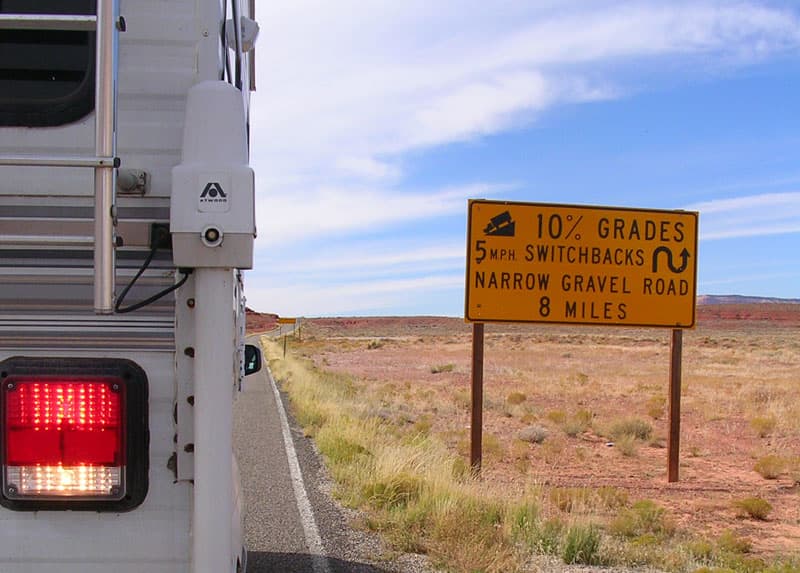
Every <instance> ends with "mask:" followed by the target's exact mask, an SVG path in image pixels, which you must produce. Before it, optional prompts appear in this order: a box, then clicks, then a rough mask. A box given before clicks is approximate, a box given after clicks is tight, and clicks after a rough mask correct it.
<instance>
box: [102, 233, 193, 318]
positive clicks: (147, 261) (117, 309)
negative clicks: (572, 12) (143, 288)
mask: <svg viewBox="0 0 800 573" xmlns="http://www.w3.org/2000/svg"><path fill="white" fill-rule="evenodd" d="M156 251H158V244H155V245H153V247H152V248H151V249H150V254H148V255H147V258H146V259H145V260H144V262H143V263H142V266H141V267H140V268H139V272H137V273H136V275H135V276H134V277H133V279H132V280H131V282H129V283H128V285H127V286H126V287H125V288H124V289H122V292H121V293H120V295H119V298H117V302H116V304H115V305H114V312H116V313H119V314H125V313H126V312H133V311H134V310H139V309H140V308H142V307H145V306H147V305H148V304H152V303H154V302H155V301H157V300H158V299H160V298H162V297H164V296H166V295H168V294H169V293H171V292H172V291H175V290H178V289H179V288H180V287H182V286H183V285H184V283H186V281H187V280H189V275H190V274H192V269H178V270H179V271H180V273H181V274H182V275H183V278H182V279H181V280H179V281H178V282H176V283H175V284H174V285H172V286H170V287H167V288H165V289H164V290H162V291H161V292H157V293H156V294H154V295H153V296H151V297H150V298H146V299H145V300H142V301H139V302H137V303H134V304H132V305H130V306H126V307H125V308H123V307H122V302H123V301H124V300H125V296H126V295H127V294H128V291H129V290H131V288H132V287H133V285H134V284H136V281H137V280H139V277H140V276H142V274H143V273H144V271H146V270H147V267H149V266H150V263H151V262H152V261H153V257H154V256H155V255H156Z"/></svg>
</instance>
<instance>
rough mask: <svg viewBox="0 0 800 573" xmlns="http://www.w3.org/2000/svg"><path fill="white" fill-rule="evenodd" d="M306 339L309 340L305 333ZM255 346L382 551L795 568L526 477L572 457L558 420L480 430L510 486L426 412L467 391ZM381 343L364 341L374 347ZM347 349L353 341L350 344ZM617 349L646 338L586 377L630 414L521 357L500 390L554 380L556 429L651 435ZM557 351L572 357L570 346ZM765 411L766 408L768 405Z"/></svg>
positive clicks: (480, 560)
mask: <svg viewBox="0 0 800 573" xmlns="http://www.w3.org/2000/svg"><path fill="white" fill-rule="evenodd" d="M463 343H464V341H460V342H458V341H456V342H454V343H453V345H458V344H463ZM310 344H319V343H318V342H315V341H313V340H312V341H311V342H310ZM264 346H265V351H266V354H267V355H268V357H269V358H270V368H271V369H272V371H273V374H274V375H275V377H276V379H278V380H279V382H280V384H281V385H282V387H283V388H284V389H285V390H286V391H287V393H288V395H289V396H290V400H291V404H292V411H293V413H294V415H295V417H296V419H297V420H298V422H299V423H300V424H301V425H302V426H303V429H304V431H305V432H306V434H307V435H309V436H311V437H313V439H314V440H315V441H316V443H317V446H318V448H319V450H320V452H321V453H322V455H323V457H324V459H325V462H326V466H327V467H328V470H329V472H330V474H331V476H332V477H333V479H334V481H335V486H334V494H335V496H336V497H337V498H338V499H339V500H340V501H341V502H342V503H343V504H344V505H346V506H348V507H351V508H355V509H358V510H360V512H361V515H362V516H363V517H362V518H361V519H362V522H363V524H364V525H365V526H366V527H368V528H369V529H372V530H374V531H376V532H379V533H380V534H381V535H382V536H383V538H384V539H385V540H386V542H387V543H388V544H389V545H390V547H391V548H392V549H394V550H398V551H410V552H417V553H422V554H426V555H428V556H429V558H430V560H431V562H432V563H433V564H434V565H436V566H438V567H440V568H441V569H442V570H447V571H454V572H470V573H472V572H478V571H483V572H495V571H496V572H501V571H502V572H514V571H520V572H523V571H528V570H532V569H530V567H532V566H534V567H535V565H532V563H533V564H535V562H536V559H537V558H538V557H539V556H555V557H557V558H559V559H561V560H562V561H564V562H565V563H572V564H587V565H596V564H599V565H617V566H631V567H639V566H643V567H650V568H658V569H660V570H662V571H669V572H676V573H679V572H680V573H683V572H686V573H690V572H695V571H700V570H701V568H704V567H705V568H706V569H707V570H708V571H714V572H721V571H733V572H736V573H739V572H741V573H745V572H747V573H800V557H794V556H791V555H790V556H784V557H780V556H778V557H769V558H768V557H763V556H753V555H751V554H750V551H751V546H750V545H749V544H750V541H749V540H748V539H747V538H746V537H742V536H741V535H739V534H738V533H736V532H735V531H726V532H724V533H722V534H714V533H703V532H698V533H691V532H687V531H679V530H678V529H677V527H676V526H675V522H674V520H673V517H672V515H671V511H670V510H669V509H667V508H666V507H664V506H662V505H660V504H658V503H657V502H655V501H651V500H647V499H644V500H641V499H639V500H636V499H629V495H628V494H627V493H626V492H624V491H622V490H618V489H616V488H613V487H606V488H604V487H600V488H598V487H591V488H583V487H578V488H573V487H570V488H560V487H553V486H544V485H542V483H541V480H540V479H539V478H538V477H537V475H536V474H532V473H530V472H526V471H525V465H527V464H532V463H534V462H537V461H541V462H542V463H544V464H545V465H546V466H547V467H549V468H551V469H558V468H561V467H567V466H569V464H570V463H572V462H577V463H578V464H580V463H581V461H580V459H577V458H578V457H579V456H578V452H584V451H585V450H584V449H582V448H584V446H580V445H576V441H578V440H579V437H578V435H579V434H580V432H567V431H562V432H561V433H559V434H555V435H551V436H550V437H549V438H548V439H546V440H545V441H544V442H543V443H541V444H528V443H523V442H521V441H520V440H517V441H509V442H508V443H506V442H505V441H504V439H503V438H502V437H501V436H500V435H499V434H497V435H496V434H495V433H493V432H491V431H487V432H486V434H485V435H486V436H487V437H488V439H487V438H485V445H486V444H488V446H489V447H488V459H492V458H494V459H495V460H496V463H497V464H499V463H500V462H501V461H502V459H504V458H506V457H508V458H513V459H514V460H515V461H514V463H515V464H516V466H517V469H516V470H515V471H516V477H515V478H514V482H513V487H509V482H507V481H502V480H497V481H495V480H492V479H478V478H477V476H475V475H473V473H472V472H471V471H470V468H469V467H468V464H467V462H466V461H465V455H464V454H465V452H464V450H465V443H466V442H465V440H466V437H467V435H468V434H467V432H466V431H465V430H464V428H463V426H461V427H458V426H445V427H443V426H441V424H440V423H439V421H438V419H439V417H440V416H437V414H438V413H441V412H445V411H446V412H448V413H453V412H456V413H457V415H458V416H461V415H463V410H464V409H466V407H468V405H469V397H468V395H466V396H461V394H465V392H464V391H463V390H453V389H452V388H446V389H442V390H441V391H440V390H421V389H417V388H415V387H414V385H413V384H411V383H410V382H408V381H403V380H384V381H382V382H380V383H374V382H373V383H367V382H365V381H364V379H362V378H360V377H355V376H352V375H349V374H345V373H342V372H333V371H332V370H331V369H329V368H328V367H327V366H326V367H325V368H324V369H323V368H320V367H319V366H316V365H315V363H314V362H313V361H312V360H310V359H309V357H310V355H311V354H312V353H311V352H309V350H308V347H306V348H305V349H304V348H303V346H302V345H300V346H299V347H298V348H296V349H293V350H292V352H290V353H289V355H288V356H287V357H286V358H285V359H284V358H283V357H282V348H279V347H278V346H277V345H276V344H274V343H273V342H271V341H268V340H264ZM388 346H390V345H385V346H384V347H381V348H373V349H370V350H368V352H370V354H371V355H374V354H375V353H381V352H384V351H387V347H388ZM360 349H361V350H365V351H366V348H365V346H364V345H361V348H360ZM499 350H500V347H499V346H498V351H499ZM558 350H561V351H562V352H561V353H559V352H556V351H555V349H553V351H551V352H550V353H549V354H548V353H547V352H545V353H544V354H543V357H544V359H545V360H546V359H547V358H548V357H549V356H553V355H555V356H560V355H561V354H563V348H558ZM659 350H663V349H660V348H659V349H656V351H659ZM358 351H359V349H358V348H357V347H355V346H353V345H349V346H348V347H347V352H358ZM631 352H632V353H633V354H635V355H637V356H638V357H639V358H642V359H644V361H645V363H646V364H649V363H650V362H652V361H653V356H652V355H653V353H654V349H653V348H650V347H648V348H644V349H642V348H639V347H638V346H637V345H636V344H635V341H630V342H625V343H623V344H620V345H618V346H613V345H611V346H610V347H609V348H606V349H605V355H606V356H607V358H608V360H609V361H610V362H609V364H610V363H612V362H613V363H615V364H617V365H618V366H619V369H618V370H622V371H624V372H622V373H620V372H618V371H614V372H610V373H609V375H608V378H609V379H611V380H612V381H611V382H609V381H607V380H604V378H603V375H604V374H605V371H604V370H602V369H598V370H601V371H602V375H596V374H593V375H592V378H594V377H595V376H597V377H598V379H599V380H598V383H597V384H598V385H599V386H600V387H601V390H600V391H602V392H603V393H605V394H608V395H610V396H611V397H612V398H613V399H616V400H618V401H620V402H622V403H624V404H625V405H626V406H625V409H626V410H629V411H632V412H636V413H635V414H631V415H630V416H625V417H621V418H620V417H616V416H609V415H607V414H605V413H603V412H602V411H600V412H598V411H596V410H595V408H592V409H591V410H589V409H588V408H587V407H585V406H581V405H580V404H581V403H584V404H585V403H586V398H587V397H588V396H589V393H588V390H587V388H586V387H585V385H586V384H582V383H581V380H583V377H581V376H578V377H577V378H576V376H577V375H578V374H581V373H582V370H578V371H577V372H576V373H573V374H569V375H567V376H564V375H563V374H561V373H559V372H558V369H556V368H555V367H553V368H547V365H544V366H543V367H541V368H539V369H537V372H538V373H539V374H537V377H536V380H535V383H533V382H531V383H526V382H525V380H524V378H522V377H521V375H520V372H522V371H523V370H524V369H525V368H527V367H529V366H528V365H526V364H525V363H523V361H522V360H521V359H518V360H519V363H518V364H517V365H512V366H508V365H505V366H504V368H505V369H504V370H502V371H503V372H505V373H506V374H507V375H509V376H511V377H512V378H513V382H514V384H515V389H514V390H512V391H513V392H519V393H520V394H524V395H525V397H526V398H525V400H524V402H525V404H526V405H527V404H528V403H532V402H536V401H538V400H540V396H541V395H542V393H543V392H547V393H552V392H555V391H557V390H561V391H563V392H564V393H566V395H567V396H569V398H568V400H565V401H564V402H563V404H562V406H561V407H555V408H551V409H548V410H546V411H545V412H543V413H542V419H543V421H545V422H546V423H549V424H552V425H553V426H555V427H556V428H560V429H562V430H563V429H564V425H565V424H567V423H568V422H569V421H570V420H577V421H580V422H581V425H580V429H581V431H583V432H592V431H595V426H597V428H598V429H597V430H596V431H597V432H601V433H604V434H607V435H609V436H612V435H613V436H617V437H619V438H620V439H622V440H631V441H632V442H634V443H636V444H639V445H641V446H643V445H644V443H645V442H646V441H647V440H649V439H651V438H652V435H653V433H654V429H653V427H652V424H651V423H650V422H648V421H646V420H645V419H644V416H647V415H648V400H647V398H646V397H644V398H639V397H638V396H637V395H635V394H633V393H631V390H630V389H629V388H630V386H629V385H627V384H625V383H624V376H628V377H630V378H636V379H637V380H638V382H636V385H638V386H639V387H641V388H643V389H645V390H646V391H649V392H652V390H653V389H652V388H650V387H651V386H653V384H651V383H650V382H649V381H648V378H647V376H646V375H645V376H643V374H642V372H641V370H639V371H636V372H635V371H634V370H636V369H634V368H630V369H628V367H627V365H629V364H630V360H623V359H622V357H623V356H625V355H627V354H629V353H631ZM570 354H571V356H574V355H575V351H574V350H573V351H571V353H570ZM325 358H326V360H328V361H329V362H331V363H333V362H334V361H335V360H336V356H335V354H326V355H325ZM375 360H376V359H373V360H372V362H375ZM319 363H320V362H317V364H319ZM452 363H453V364H454V365H455V368H454V369H455V370H464V371H467V370H468V367H466V365H464V364H459V362H458V361H457V360H454V361H453V362H452ZM448 364H449V362H448ZM599 365H600V366H603V364H602V363H600V364H599ZM460 366H464V367H463V368H460ZM490 369H491V366H490ZM433 378H434V379H438V377H433ZM587 378H588V377H587ZM621 381H623V382H621ZM499 386H500V387H499V388H497V389H493V390H492V391H490V392H489V394H490V396H489V399H490V400H494V403H495V404H499V405H500V407H498V408H496V409H495V410H496V411H497V414H498V415H499V416H502V415H503V411H504V405H505V404H507V402H508V400H507V398H508V396H509V395H511V392H512V391H510V390H509V386H508V385H503V384H501V385H499ZM738 390H739V394H740V395H742V394H746V393H747V392H748V390H747V389H746V388H745V387H744V386H743V385H742V386H740V387H739V389H738ZM593 391H594V392H597V389H595V390H593ZM750 391H752V390H750ZM431 392H434V394H431ZM436 392H438V393H436ZM492 393H494V395H492ZM650 395H652V394H650ZM689 395H690V400H689V401H690V403H691V404H692V407H694V408H697V409H698V410H702V409H703V407H704V406H703V403H702V402H703V400H705V399H706V395H705V394H704V392H700V391H693V392H690V393H689ZM780 395H782V396H785V395H784V394H780ZM437 397H438V398H439V399H438V400H436V399H434V398H437ZM715 399H716V398H715ZM718 401H720V400H718ZM772 401H773V398H772V396H767V397H765V398H764V401H762V402H761V404H760V406H761V407H762V409H763V407H764V405H765V404H771V403H772ZM575 404H578V406H579V407H577V408H576V407H575V406H574V405H575ZM518 405H519V404H518ZM724 407H725V408H730V409H731V410H736V411H737V412H739V413H740V414H741V416H742V417H743V419H746V417H747V416H748V415H751V412H749V411H748V406H743V405H742V404H741V403H740V402H735V401H732V402H730V404H728V405H725V406H724ZM790 408H791V406H790ZM769 411H770V412H772V413H773V414H774V409H769ZM548 413H550V414H549V415H548ZM562 413H563V415H562ZM637 414H638V415H637ZM505 419H508V418H507V417H506V418H505ZM511 420H512V421H514V420H515V418H513V417H512V418H511ZM776 420H778V422H777V423H776V428H775V431H776V432H780V431H787V430H790V429H791V424H790V423H788V422H785V421H781V419H780V418H779V417H778V416H777V415H776ZM520 423H523V422H522V421H521V420H520ZM576 423H577V422H576ZM580 455H581V456H585V453H582V454H580ZM569 467H571V466H569ZM533 570H536V569H533Z"/></svg>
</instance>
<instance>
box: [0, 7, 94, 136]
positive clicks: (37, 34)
mask: <svg viewBox="0 0 800 573" xmlns="http://www.w3.org/2000/svg"><path fill="white" fill-rule="evenodd" d="M95 6H96V4H95V0H0V15H10V14H37V15H94V14H96V7H95ZM94 46H95V33H94V32H93V31H91V32H89V31H74V30H49V29H44V30H43V29H30V28H24V29H20V28H18V27H15V24H13V23H10V24H7V25H5V26H4V27H2V28H0V126H28V127H41V126H56V125H64V124H67V123H71V122H73V121H76V120H78V119H80V118H82V117H84V116H86V115H87V114H89V113H90V112H91V111H92V110H93V109H94V83H95V80H94V76H95V72H94V68H95V48H94Z"/></svg>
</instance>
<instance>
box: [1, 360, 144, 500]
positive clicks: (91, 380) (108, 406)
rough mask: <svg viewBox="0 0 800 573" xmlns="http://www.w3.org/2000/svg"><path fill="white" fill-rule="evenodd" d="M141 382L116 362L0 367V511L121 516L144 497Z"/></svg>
mask: <svg viewBox="0 0 800 573" xmlns="http://www.w3.org/2000/svg"><path fill="white" fill-rule="evenodd" d="M148 393H149V392H148V381H147V375H146V374H145V372H144V370H142V368H141V367H139V366H138V365H137V364H136V363H135V362H133V361H131V360H127V359H123V358H42V357H30V356H14V357H11V358H7V359H5V360H3V361H2V362H0V478H1V479H0V482H1V483H0V506H3V507H5V508H7V509H12V510H15V511H41V510H73V511H113V512H120V511H129V510H131V509H133V508H135V507H137V506H138V505H140V504H141V503H142V502H143V501H144V499H145V497H146V495H147V490H148V468H149V443H150V432H149V422H148V409H149V407H148Z"/></svg>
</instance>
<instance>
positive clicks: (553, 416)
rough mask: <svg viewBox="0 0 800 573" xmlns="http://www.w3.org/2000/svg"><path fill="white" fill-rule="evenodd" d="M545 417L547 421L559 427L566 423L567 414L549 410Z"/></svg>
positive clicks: (561, 411)
mask: <svg viewBox="0 0 800 573" xmlns="http://www.w3.org/2000/svg"><path fill="white" fill-rule="evenodd" d="M546 416H547V419H548V420H550V421H551V422H553V423H554V424H558V425H559V426H561V425H562V424H564V422H566V421H567V413H566V412H565V411H564V410H550V411H549V412H548V413H547V415H546Z"/></svg>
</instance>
